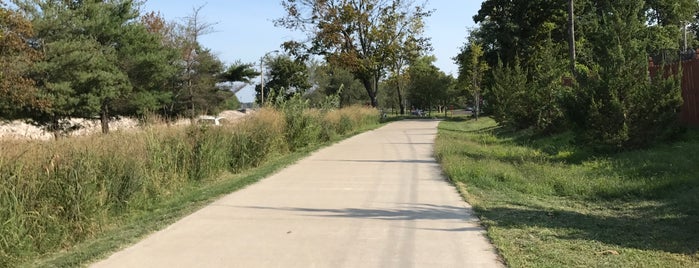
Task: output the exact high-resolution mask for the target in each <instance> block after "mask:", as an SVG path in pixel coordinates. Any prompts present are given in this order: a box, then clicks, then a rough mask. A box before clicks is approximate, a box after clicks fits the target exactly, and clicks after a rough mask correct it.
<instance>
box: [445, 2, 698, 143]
mask: <svg viewBox="0 0 699 268" xmlns="http://www.w3.org/2000/svg"><path fill="white" fill-rule="evenodd" d="M670 2H672V4H670ZM569 5H570V6H569ZM573 7H574V8H573ZM569 8H570V9H569ZM696 14H699V4H698V3H697V1H691V0H681V1H646V0H620V1H611V2H609V1H608V2H599V1H587V0H582V1H559V2H557V3H549V2H548V1H540V0H536V1H495V0H487V1H483V4H482V6H481V9H480V10H479V12H478V14H477V15H476V16H474V21H475V22H476V23H479V24H480V25H479V28H477V29H476V30H474V31H472V32H471V33H470V35H469V37H468V41H467V44H466V45H465V46H464V47H463V49H462V51H461V53H460V54H459V55H458V56H457V57H456V58H455V60H456V62H457V64H459V65H460V69H459V70H460V72H459V79H460V80H463V79H468V78H469V77H470V76H469V73H472V72H473V70H479V69H480V67H479V66H480V65H481V64H482V63H483V62H485V63H487V64H488V65H489V66H492V67H493V68H492V69H493V71H492V73H490V74H489V76H487V77H486V79H485V80H484V85H483V87H484V88H485V94H484V98H485V105H486V108H487V110H489V112H492V115H493V118H494V119H495V120H497V121H498V123H500V125H501V126H503V127H507V128H511V129H518V130H521V129H531V130H533V131H534V132H536V134H538V135H552V134H556V133H561V132H565V131H573V132H574V133H575V136H576V139H575V140H576V141H577V142H578V143H579V144H581V145H584V146H588V147H590V148H594V149H596V150H599V151H626V150H630V149H637V148H647V147H648V146H652V145H653V144H657V143H662V142H666V141H671V140H673V139H674V138H676V137H678V136H679V135H680V134H681V133H682V131H683V127H682V126H681V124H680V122H679V120H680V118H679V112H680V109H681V106H682V96H681V93H682V88H681V77H680V76H681V74H682V71H681V70H679V71H678V70H676V68H675V70H672V71H670V69H671V68H672V67H667V66H662V67H659V69H661V70H659V71H657V73H658V74H657V75H650V69H651V68H650V66H649V61H648V59H649V55H652V54H654V53H659V52H666V53H667V51H675V52H674V53H675V54H679V50H680V46H679V45H680V43H681V42H678V41H680V40H682V39H683V38H682V37H683V36H682V35H680V33H679V32H677V31H675V30H672V29H678V28H681V27H684V26H685V24H686V23H689V21H694V23H695V24H696V23H697V22H696V19H695V18H694V19H693V16H694V15H696ZM567 15H569V16H567ZM568 18H570V20H571V21H572V22H569V21H567V20H568ZM573 25H575V28H571V27H572V26H573ZM573 32H574V34H573ZM687 38H689V39H692V37H691V36H689V37H686V36H684V39H687ZM686 41H687V42H688V43H691V41H692V40H686ZM473 44H482V45H483V48H484V49H485V51H484V53H481V52H480V51H478V50H474V46H473ZM565 44H568V46H565ZM670 54H673V53H670ZM691 54H693V53H691ZM473 55H482V57H480V58H479V59H478V60H476V59H474V58H473ZM566 63H567V64H566ZM674 63H677V62H676V61H675V62H667V61H663V62H655V64H656V65H663V64H668V65H670V64H674ZM654 68H655V67H654ZM673 73H674V74H680V75H672V74H673Z"/></svg>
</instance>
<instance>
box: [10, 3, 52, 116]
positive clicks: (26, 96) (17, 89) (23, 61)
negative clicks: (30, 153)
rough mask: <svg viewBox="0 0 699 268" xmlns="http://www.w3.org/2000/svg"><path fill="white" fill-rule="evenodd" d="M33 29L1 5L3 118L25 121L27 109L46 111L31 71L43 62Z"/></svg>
mask: <svg viewBox="0 0 699 268" xmlns="http://www.w3.org/2000/svg"><path fill="white" fill-rule="evenodd" d="M33 37H34V29H33V27H32V25H31V22H30V21H29V20H27V19H26V18H24V17H23V16H22V14H20V13H18V12H16V11H13V10H10V9H8V8H7V7H5V6H4V4H3V3H2V1H0V95H2V96H3V97H2V98H0V118H5V119H10V118H16V117H22V116H25V115H23V112H24V110H25V109H24V108H26V107H33V108H35V109H43V108H46V107H43V106H45V105H46V103H43V102H40V101H39V99H38V96H37V93H38V92H37V90H36V87H35V83H34V81H33V80H32V79H31V78H30V77H29V71H30V70H31V68H32V66H33V65H34V63H35V62H36V61H37V60H39V59H40V57H41V54H40V51H38V50H36V49H35V48H34V47H32V45H31V44H32V42H31V41H32V38H33Z"/></svg>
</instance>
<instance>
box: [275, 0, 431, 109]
mask: <svg viewBox="0 0 699 268" xmlns="http://www.w3.org/2000/svg"><path fill="white" fill-rule="evenodd" d="M282 4H283V6H284V8H285V10H286V11H287V12H286V13H287V14H286V16H285V17H284V18H281V19H278V20H277V21H275V23H276V25H277V26H282V27H286V28H289V29H293V30H300V31H304V32H307V33H309V35H310V37H311V40H310V41H309V42H308V44H304V43H299V42H294V41H290V42H287V43H285V44H284V47H285V49H287V50H288V51H290V52H291V53H292V54H296V55H299V56H303V55H307V54H318V55H322V56H324V57H325V58H326V60H327V61H328V62H330V63H331V64H334V65H337V66H341V67H343V68H345V69H347V70H348V71H350V72H352V74H354V76H355V77H356V78H357V79H359V80H360V81H361V82H362V84H363V86H364V88H365V90H366V92H367V94H368V96H369V99H370V100H371V104H372V106H374V107H376V106H378V101H377V92H378V86H379V82H380V79H381V78H382V77H383V76H384V74H385V71H386V68H387V67H388V66H387V64H388V61H387V60H388V59H389V58H390V57H393V56H395V55H397V51H396V49H399V48H401V47H414V48H415V49H416V50H418V51H420V50H425V49H426V48H427V47H428V43H427V39H426V38H424V37H422V36H421V34H422V31H421V29H422V23H423V19H424V18H426V17H428V16H429V15H430V14H431V12H430V11H427V10H425V9H424V7H423V6H413V5H412V2H410V1H403V0H391V1H382V0H350V1H345V0H330V1H326V0H301V1H297V0H284V1H282ZM408 42H409V44H410V46H408V45H409V44H408Z"/></svg>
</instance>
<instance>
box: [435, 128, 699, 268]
mask: <svg viewBox="0 0 699 268" xmlns="http://www.w3.org/2000/svg"><path fill="white" fill-rule="evenodd" d="M571 139H572V134H571V133H568V134H561V135H557V136H553V137H547V138H534V137H532V136H530V135H528V134H526V133H511V132H510V133H508V132H504V131H502V130H500V129H499V128H498V127H497V125H496V123H495V122H494V121H493V120H490V119H483V120H480V121H478V122H475V121H464V122H456V121H451V122H443V123H441V125H440V129H439V136H438V139H437V145H436V154H437V157H438V159H439V160H440V162H441V163H442V164H443V167H444V170H445V173H446V174H448V176H449V177H450V178H451V179H452V180H453V181H454V182H455V183H456V184H457V186H458V187H459V189H460V191H461V193H462V195H463V196H464V197H465V199H466V200H467V201H468V202H470V203H471V204H472V205H473V206H474V208H475V210H476V212H477V213H478V215H479V216H480V217H481V219H482V220H483V224H484V225H485V226H486V227H487V229H488V235H489V237H490V238H491V240H492V241H493V243H494V244H495V245H496V247H497V248H498V250H499V251H500V253H501V255H502V256H503V258H504V259H505V261H506V263H507V264H508V265H509V266H511V267H699V252H698V250H699V130H697V129H693V130H690V131H689V132H688V133H687V134H686V136H685V138H684V140H683V141H679V142H676V143H673V144H666V145H658V146H656V147H654V148H651V149H647V150H640V151H632V152H625V153H619V154H612V155H604V154H596V153H594V152H591V151H589V150H585V149H582V148H578V147H575V146H572V145H571V143H570V141H571Z"/></svg>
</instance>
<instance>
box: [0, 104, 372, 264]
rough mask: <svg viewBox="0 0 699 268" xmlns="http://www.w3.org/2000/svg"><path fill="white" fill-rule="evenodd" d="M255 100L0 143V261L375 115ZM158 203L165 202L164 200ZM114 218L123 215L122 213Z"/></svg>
mask: <svg viewBox="0 0 699 268" xmlns="http://www.w3.org/2000/svg"><path fill="white" fill-rule="evenodd" d="M303 108H304V106H303V105H300V104H298V103H289V104H287V106H286V107H285V108H284V109H280V110H275V109H263V110H261V111H259V112H257V113H256V114H254V115H252V116H250V117H249V118H246V119H244V121H242V122H239V123H237V124H235V125H230V126H222V127H212V126H191V127H184V128H178V127H164V126H163V127H151V128H146V129H144V130H142V131H137V132H132V133H113V134H111V135H104V136H90V137H82V138H73V139H61V140H57V141H50V142H39V141H16V142H10V141H5V142H1V143H0V223H2V224H0V266H2V267H13V266H16V265H18V264H20V263H22V262H24V261H27V260H30V259H32V258H35V257H37V256H38V255H41V254H45V253H50V252H54V251H57V250H64V249H69V248H70V247H71V246H73V245H75V244H76V243H78V242H81V241H84V240H86V239H91V238H94V237H99V236H100V234H101V233H103V232H105V231H109V230H112V229H114V228H116V227H119V225H120V224H121V223H123V222H124V221H126V220H125V219H128V218H129V216H130V215H137V214H138V213H139V212H140V211H149V210H154V209H158V208H160V206H163V204H166V203H167V202H168V201H169V200H171V199H172V198H175V197H177V196H178V195H179V194H182V193H183V191H193V189H198V188H201V187H206V185H210V184H212V183H217V181H220V180H225V179H226V178H227V177H229V175H227V174H230V173H240V172H243V171H245V170H249V169H250V168H254V167H259V166H260V165H263V164H264V163H266V161H268V160H269V159H271V158H276V157H278V156H281V155H285V154H288V153H289V152H291V151H298V150H302V149H303V148H307V146H312V145H316V144H320V143H324V142H327V141H332V140H336V139H337V138H338V137H340V136H342V135H347V134H351V133H355V132H356V131H358V130H361V129H366V128H368V127H370V126H374V125H376V124H378V120H379V116H378V113H377V112H376V110H373V109H367V108H359V107H350V108H346V109H342V110H329V111H319V110H308V109H303ZM164 209H168V208H167V207H165V208H164ZM122 220H124V221H122Z"/></svg>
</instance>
